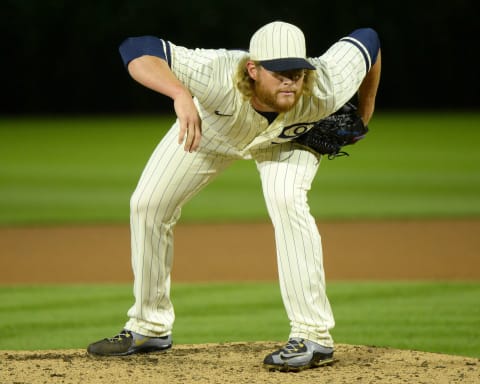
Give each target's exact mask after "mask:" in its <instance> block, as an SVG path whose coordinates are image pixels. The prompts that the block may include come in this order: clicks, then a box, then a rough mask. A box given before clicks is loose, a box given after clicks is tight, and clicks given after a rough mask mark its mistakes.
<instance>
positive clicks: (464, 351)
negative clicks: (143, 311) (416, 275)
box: [0, 282, 480, 357]
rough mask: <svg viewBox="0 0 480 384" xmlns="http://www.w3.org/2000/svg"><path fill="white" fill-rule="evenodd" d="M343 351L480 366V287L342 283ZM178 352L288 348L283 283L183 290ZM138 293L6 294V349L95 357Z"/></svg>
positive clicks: (123, 288)
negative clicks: (242, 344) (249, 344)
mask: <svg viewBox="0 0 480 384" xmlns="http://www.w3.org/2000/svg"><path fill="white" fill-rule="evenodd" d="M328 291H329V297H330V301H331V304H332V306H333V309H334V313H335V316H336V321H337V326H336V328H335V329H334V330H333V335H334V338H335V340H336V342H337V343H347V344H361V345H371V346H387V347H393V348H400V349H414V350H421V351H430V352H440V353H447V354H455V355H463V356H472V357H480V338H479V337H478V324H480V306H479V305H478V298H479V297H480V283H478V282H448V283H447V282H445V283H444V282H395V283H392V282H332V283H329V285H328ZM172 298H173V302H174V305H175V308H176V315H177V320H176V323H175V328H174V341H175V343H178V344H191V343H206V342H212V343H220V342H233V341H268V340H273V341H279V342H283V341H285V339H286V337H287V336H288V331H289V325H288V322H287V319H286V315H285V313H284V309H283V305H282V302H281V298H280V293H279V288H278V286H277V284H276V283H248V284H247V283H245V284H238V283H236V284H234V283H228V284H226V283H216V284H174V285H173V288H172ZM131 304H132V295H131V286H130V285H85V286H83V285H74V286H35V287H29V286H11V287H0V313H1V314H2V316H1V317H0V329H2V337H1V338H0V349H6V350H10V349H13V350H36V349H42V350H44V349H65V348H67V349H68V348H85V347H86V346H87V345H88V344H89V343H90V342H92V341H95V340H97V339H101V338H104V337H107V336H113V335H114V334H116V333H117V332H118V331H119V330H120V329H121V327H122V325H123V324H124V322H125V321H126V315H125V313H126V311H127V309H128V308H129V306H130V305H131Z"/></svg>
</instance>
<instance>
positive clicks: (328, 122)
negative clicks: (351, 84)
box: [294, 103, 368, 159]
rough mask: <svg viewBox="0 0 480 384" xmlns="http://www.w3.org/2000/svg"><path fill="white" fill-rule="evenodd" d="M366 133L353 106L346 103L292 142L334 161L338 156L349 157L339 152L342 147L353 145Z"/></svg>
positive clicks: (365, 128) (343, 152) (345, 153)
mask: <svg viewBox="0 0 480 384" xmlns="http://www.w3.org/2000/svg"><path fill="white" fill-rule="evenodd" d="M367 132H368V127H366V126H364V125H363V122H362V119H361V118H360V116H358V114H357V108H356V107H355V105H353V104H352V103H347V104H345V105H344V106H343V107H342V108H340V109H339V110H338V111H337V112H335V113H334V114H332V115H330V116H328V117H326V118H324V119H322V120H319V121H317V123H315V125H314V126H313V128H312V129H310V130H309V131H307V132H305V133H304V134H303V135H301V136H299V137H297V138H296V139H295V140H294V141H295V142H297V143H298V144H301V145H303V146H306V147H308V148H310V149H313V150H314V151H315V152H317V153H319V154H321V155H328V158H329V159H334V158H335V157H338V156H349V154H348V153H347V152H345V151H342V150H341V149H342V147H344V146H346V145H351V144H355V143H356V142H357V141H358V140H360V139H363V138H364V137H365V135H366V134H367Z"/></svg>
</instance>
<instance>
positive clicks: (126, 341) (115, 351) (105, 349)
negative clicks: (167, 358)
mask: <svg viewBox="0 0 480 384" xmlns="http://www.w3.org/2000/svg"><path fill="white" fill-rule="evenodd" d="M171 347H172V335H168V336H164V337H149V336H142V335H139V334H138V333H135V332H132V331H128V330H126V329H124V330H122V331H121V332H120V333H119V334H118V335H116V336H113V337H111V338H107V339H103V340H100V341H97V342H95V343H92V344H90V345H89V346H88V348H87V352H88V353H90V354H91V355H97V356H127V355H132V354H134V353H147V352H155V351H164V350H166V349H169V348H171Z"/></svg>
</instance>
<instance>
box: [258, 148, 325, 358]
mask: <svg viewBox="0 0 480 384" xmlns="http://www.w3.org/2000/svg"><path fill="white" fill-rule="evenodd" d="M256 161H257V167H258V170H259V172H260V176H261V179H262V187H263V193H264V197H265V201H266V204H267V208H268V212H269V214H270V217H271V219H272V222H273V225H274V229H275V241H276V249H277V262H278V271H279V281H280V289H281V293H282V298H283V302H284V305H285V309H286V311H287V315H288V318H289V319H290V324H291V332H290V340H292V339H294V340H298V341H303V340H308V341H310V342H313V343H314V344H312V345H319V346H322V347H326V349H324V350H323V351H324V352H325V351H326V354H327V355H330V352H333V339H332V337H331V335H330V333H329V330H330V329H331V328H333V327H334V318H333V314H332V310H331V307H330V303H329V301H328V298H327V295H326V287H325V274H324V269H323V254H322V244H321V239H320V234H319V232H318V228H317V225H316V222H315V219H314V218H313V217H312V215H311V214H310V209H309V206H308V202H307V193H308V191H309V190H310V187H311V183H312V181H313V178H314V177H315V174H316V172H317V169H318V166H319V158H318V156H317V155H315V154H313V153H312V152H309V151H307V150H302V149H299V148H298V147H296V146H295V145H294V144H283V145H279V146H278V147H275V148H273V149H272V150H271V151H269V152H264V153H263V154H261V155H258V156H256ZM302 345H303V344H302ZM307 349H308V348H307Z"/></svg>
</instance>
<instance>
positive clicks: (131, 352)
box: [87, 344, 172, 357]
mask: <svg viewBox="0 0 480 384" xmlns="http://www.w3.org/2000/svg"><path fill="white" fill-rule="evenodd" d="M171 348H172V344H170V345H168V346H165V347H161V348H160V347H150V348H138V349H135V348H134V349H131V350H128V351H126V352H121V353H109V354H101V353H95V352H91V351H89V350H87V352H88V354H90V355H92V356H95V357H121V356H130V355H134V354H143V353H152V352H166V351H167V350H169V349H171Z"/></svg>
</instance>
